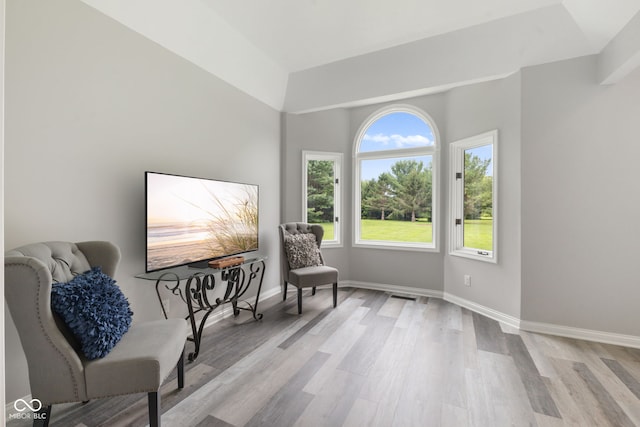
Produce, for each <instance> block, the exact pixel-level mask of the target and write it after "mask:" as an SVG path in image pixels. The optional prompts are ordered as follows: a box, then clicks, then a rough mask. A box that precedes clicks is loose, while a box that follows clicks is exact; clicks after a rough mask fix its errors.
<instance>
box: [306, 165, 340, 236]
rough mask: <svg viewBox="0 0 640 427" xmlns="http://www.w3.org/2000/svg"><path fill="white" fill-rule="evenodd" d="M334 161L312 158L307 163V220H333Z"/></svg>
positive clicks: (320, 221) (314, 221)
mask: <svg viewBox="0 0 640 427" xmlns="http://www.w3.org/2000/svg"><path fill="white" fill-rule="evenodd" d="M333 191H334V171H333V162H332V161H329V160H310V161H309V162H308V164H307V220H308V221H309V222H311V223H322V222H333V218H334V212H333Z"/></svg>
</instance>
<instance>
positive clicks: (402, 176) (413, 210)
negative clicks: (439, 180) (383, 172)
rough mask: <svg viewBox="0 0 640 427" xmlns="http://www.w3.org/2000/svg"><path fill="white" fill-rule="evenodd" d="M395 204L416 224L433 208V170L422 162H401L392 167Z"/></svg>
mask: <svg viewBox="0 0 640 427" xmlns="http://www.w3.org/2000/svg"><path fill="white" fill-rule="evenodd" d="M391 172H392V173H393V188H394V203H395V206H396V207H397V208H398V210H399V211H400V212H404V213H408V214H410V217H411V222H414V221H415V220H416V218H417V216H418V215H419V214H421V213H425V212H429V211H430V208H431V168H425V167H424V163H422V161H417V160H399V161H397V162H396V163H394V164H393V165H392V166H391Z"/></svg>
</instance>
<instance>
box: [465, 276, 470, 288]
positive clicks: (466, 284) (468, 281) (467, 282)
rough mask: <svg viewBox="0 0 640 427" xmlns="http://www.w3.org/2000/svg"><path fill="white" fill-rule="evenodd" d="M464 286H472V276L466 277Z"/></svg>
mask: <svg viewBox="0 0 640 427" xmlns="http://www.w3.org/2000/svg"><path fill="white" fill-rule="evenodd" d="M464 284H465V286H471V276H470V275H468V274H465V275H464Z"/></svg>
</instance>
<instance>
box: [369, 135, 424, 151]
mask: <svg viewBox="0 0 640 427" xmlns="http://www.w3.org/2000/svg"><path fill="white" fill-rule="evenodd" d="M362 139H363V140H364V141H371V142H375V143H379V144H382V145H391V146H392V147H393V148H408V147H423V146H425V145H433V141H431V140H430V139H429V138H427V137H426V136H424V135H407V136H403V135H398V134H393V135H385V134H382V133H378V134H376V135H369V134H365V135H364V137H363V138H362Z"/></svg>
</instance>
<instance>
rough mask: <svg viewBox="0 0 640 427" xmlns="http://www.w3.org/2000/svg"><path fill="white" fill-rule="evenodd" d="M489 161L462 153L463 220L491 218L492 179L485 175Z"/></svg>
mask: <svg viewBox="0 0 640 427" xmlns="http://www.w3.org/2000/svg"><path fill="white" fill-rule="evenodd" d="M490 164H491V159H484V160H482V159H480V157H478V156H475V155H473V154H472V153H469V152H465V153H464V218H465V219H479V218H480V217H481V216H482V215H489V216H492V203H493V197H492V191H493V177H491V176H488V175H487V170H488V169H489V165H490Z"/></svg>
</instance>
